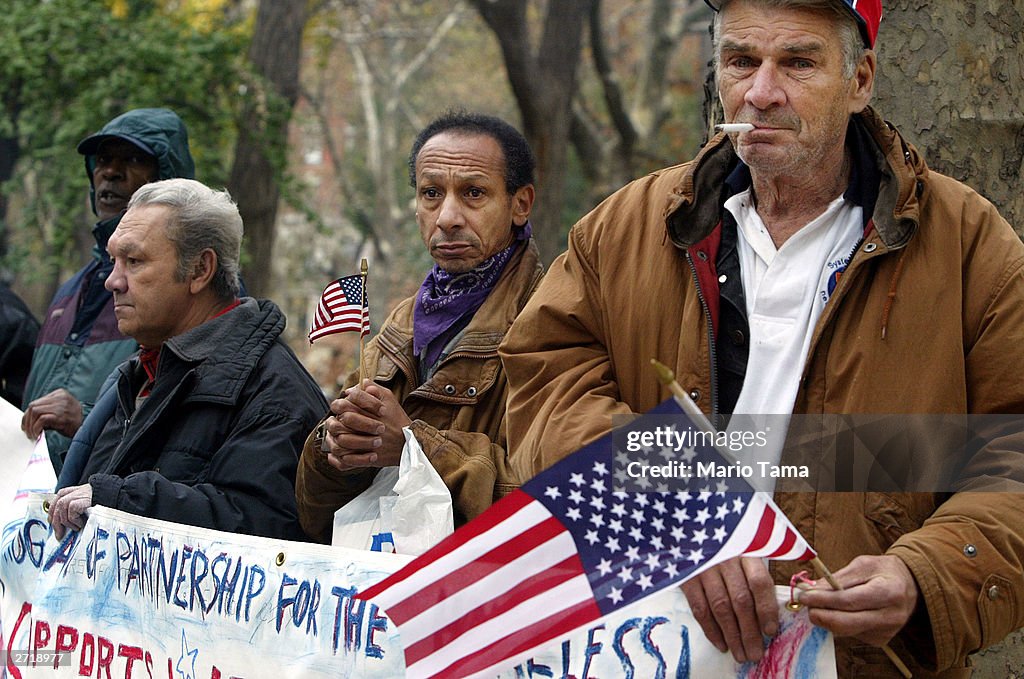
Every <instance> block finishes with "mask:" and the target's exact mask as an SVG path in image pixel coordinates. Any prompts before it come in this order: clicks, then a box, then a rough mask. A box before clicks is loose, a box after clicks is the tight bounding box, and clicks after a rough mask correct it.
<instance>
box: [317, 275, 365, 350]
mask: <svg viewBox="0 0 1024 679" xmlns="http://www.w3.org/2000/svg"><path fill="white" fill-rule="evenodd" d="M363 280H364V277H363V276H361V275H359V274H355V275H352V276H344V277H342V278H339V279H338V280H336V281H334V282H333V283H331V284H330V285H328V286H327V287H326V288H324V291H323V293H321V294H320V302H319V303H318V304H317V305H316V312H315V313H314V314H313V323H312V324H311V326H310V328H309V343H310V344H312V343H313V342H315V341H316V340H318V339H320V338H321V337H324V336H325V335H332V334H334V333H336V332H356V331H358V332H359V334H360V335H366V334H367V333H369V332H370V306H369V304H368V303H367V300H366V289H365V287H364V285H363Z"/></svg>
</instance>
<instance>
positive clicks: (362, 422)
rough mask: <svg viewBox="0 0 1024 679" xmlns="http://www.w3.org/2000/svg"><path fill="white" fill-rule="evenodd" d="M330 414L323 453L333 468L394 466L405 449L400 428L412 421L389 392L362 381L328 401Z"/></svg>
mask: <svg viewBox="0 0 1024 679" xmlns="http://www.w3.org/2000/svg"><path fill="white" fill-rule="evenodd" d="M331 413H332V415H331V416H330V417H328V418H327V422H326V424H325V431H324V443H323V450H324V452H325V453H327V461H328V462H329V463H330V464H331V465H332V466H333V467H335V468H336V469H338V470H340V471H351V470H353V469H358V468H361V467H389V466H396V465H398V463H399V460H400V459H401V457H402V448H403V447H404V446H405V435H404V434H402V428H403V427H408V426H409V425H410V424H412V420H410V419H409V416H408V415H406V413H405V410H403V409H402V406H401V405H400V404H399V403H398V400H397V399H396V398H395V395H394V394H393V393H391V390H390V389H387V388H385V387H382V386H381V385H379V384H376V383H374V382H372V381H371V380H363V382H362V383H361V384H360V385H358V386H355V387H350V388H349V389H346V390H345V393H344V394H343V395H342V396H341V397H340V398H337V399H335V400H334V401H332V402H331Z"/></svg>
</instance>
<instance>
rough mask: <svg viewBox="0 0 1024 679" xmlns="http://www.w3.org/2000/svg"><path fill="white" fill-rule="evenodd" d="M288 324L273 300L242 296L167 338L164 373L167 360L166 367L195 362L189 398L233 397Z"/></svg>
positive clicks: (162, 356)
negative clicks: (235, 303) (231, 305)
mask: <svg viewBox="0 0 1024 679" xmlns="http://www.w3.org/2000/svg"><path fill="white" fill-rule="evenodd" d="M284 326H285V320H284V314H282V313H281V311H280V310H279V309H278V308H277V306H276V305H275V304H274V303H273V302H271V301H269V300H255V299H252V298H251V297H246V298H243V299H242V303H241V304H239V305H238V306H237V307H235V308H234V309H232V310H231V311H229V312H227V313H225V314H222V315H220V316H217V317H216V318H212V319H210V320H209V321H207V322H205V323H203V324H202V325H199V326H197V327H195V328H192V329H191V330H189V331H187V332H184V333H182V334H180V335H178V336H177V337H173V338H171V339H169V340H167V341H166V342H165V343H164V346H163V350H162V351H161V354H160V362H161V374H164V372H165V371H164V369H163V367H164V364H165V363H166V364H168V365H167V366H166V367H167V369H168V370H171V369H175V368H171V365H184V366H185V368H186V369H187V367H194V368H195V372H196V377H197V380H196V383H195V385H194V388H193V390H192V392H191V398H205V399H207V400H215V401H222V402H225V403H233V402H234V401H235V400H236V399H237V397H238V394H239V393H241V390H242V388H243V387H244V386H245V383H246V382H247V381H248V379H249V376H250V375H251V374H252V371H253V370H254V369H255V368H256V364H257V363H258V362H259V360H260V358H261V357H262V356H263V354H265V353H266V352H267V350H268V349H269V348H270V346H271V345H272V344H273V343H274V342H275V341H276V340H277V338H278V336H279V335H280V334H281V332H282V331H283V330H284ZM178 369H180V368H178Z"/></svg>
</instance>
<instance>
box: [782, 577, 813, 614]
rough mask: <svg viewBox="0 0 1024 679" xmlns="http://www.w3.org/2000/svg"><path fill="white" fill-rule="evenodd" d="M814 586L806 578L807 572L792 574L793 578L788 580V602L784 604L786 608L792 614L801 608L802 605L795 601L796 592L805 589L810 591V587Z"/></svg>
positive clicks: (811, 581)
mask: <svg viewBox="0 0 1024 679" xmlns="http://www.w3.org/2000/svg"><path fill="white" fill-rule="evenodd" d="M815 584H816V583H815V581H814V580H811V579H810V578H809V577H807V571H800V572H799V573H794V574H793V577H791V578H790V579H789V601H787V602H786V608H787V609H789V610H791V611H793V612H794V613H795V612H796V611H799V610H800V609H801V608H803V607H804V605H803V604H802V603H800V602H799V601H797V598H796V590H797V589H799V590H801V591H803V590H805V589H810V588H811V587H814V585H815Z"/></svg>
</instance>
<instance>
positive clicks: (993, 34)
mask: <svg viewBox="0 0 1024 679" xmlns="http://www.w3.org/2000/svg"><path fill="white" fill-rule="evenodd" d="M1022 53H1024V8H1022V6H1021V3H1020V2H1019V0H964V1H963V2H949V3H946V2H930V3H927V5H926V8H925V11H922V9H921V3H920V2H909V0H899V1H893V2H886V3H885V15H884V16H883V19H882V24H881V28H880V33H879V36H878V56H879V59H878V61H879V74H878V80H877V85H876V96H875V104H876V106H877V107H878V109H879V110H880V111H881V113H882V115H883V116H885V118H886V119H887V120H890V121H892V122H893V124H895V125H896V126H897V127H898V128H899V129H900V131H901V132H903V134H905V135H906V136H907V137H908V138H909V139H910V141H911V142H912V143H913V144H914V145H915V146H917V147H918V148H919V149H920V150H921V151H923V153H924V156H925V158H926V160H927V161H928V165H929V167H931V168H932V169H934V170H936V171H938V172H941V173H943V174H947V175H950V176H952V177H953V178H955V179H958V180H960V181H962V182H964V183H966V184H968V185H969V186H971V187H972V188H974V189H975V190H977V191H978V192H979V193H981V194H982V195H984V196H985V197H986V198H988V199H989V200H990V201H992V202H993V203H994V204H995V205H996V207H997V208H999V211H1000V212H1001V213H1002V215H1003V217H1005V218H1006V219H1007V221H1009V222H1010V224H1012V225H1013V226H1014V227H1015V228H1016V229H1017V232H1018V233H1024V192H1022V191H1021V190H1020V188H1021V184H1020V182H1021V174H1022V170H1024V87H1022V85H1021V84H1022V83H1024V60H1022V59H1021V57H1020V55H1021V54H1022ZM908 93H909V96H908Z"/></svg>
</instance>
